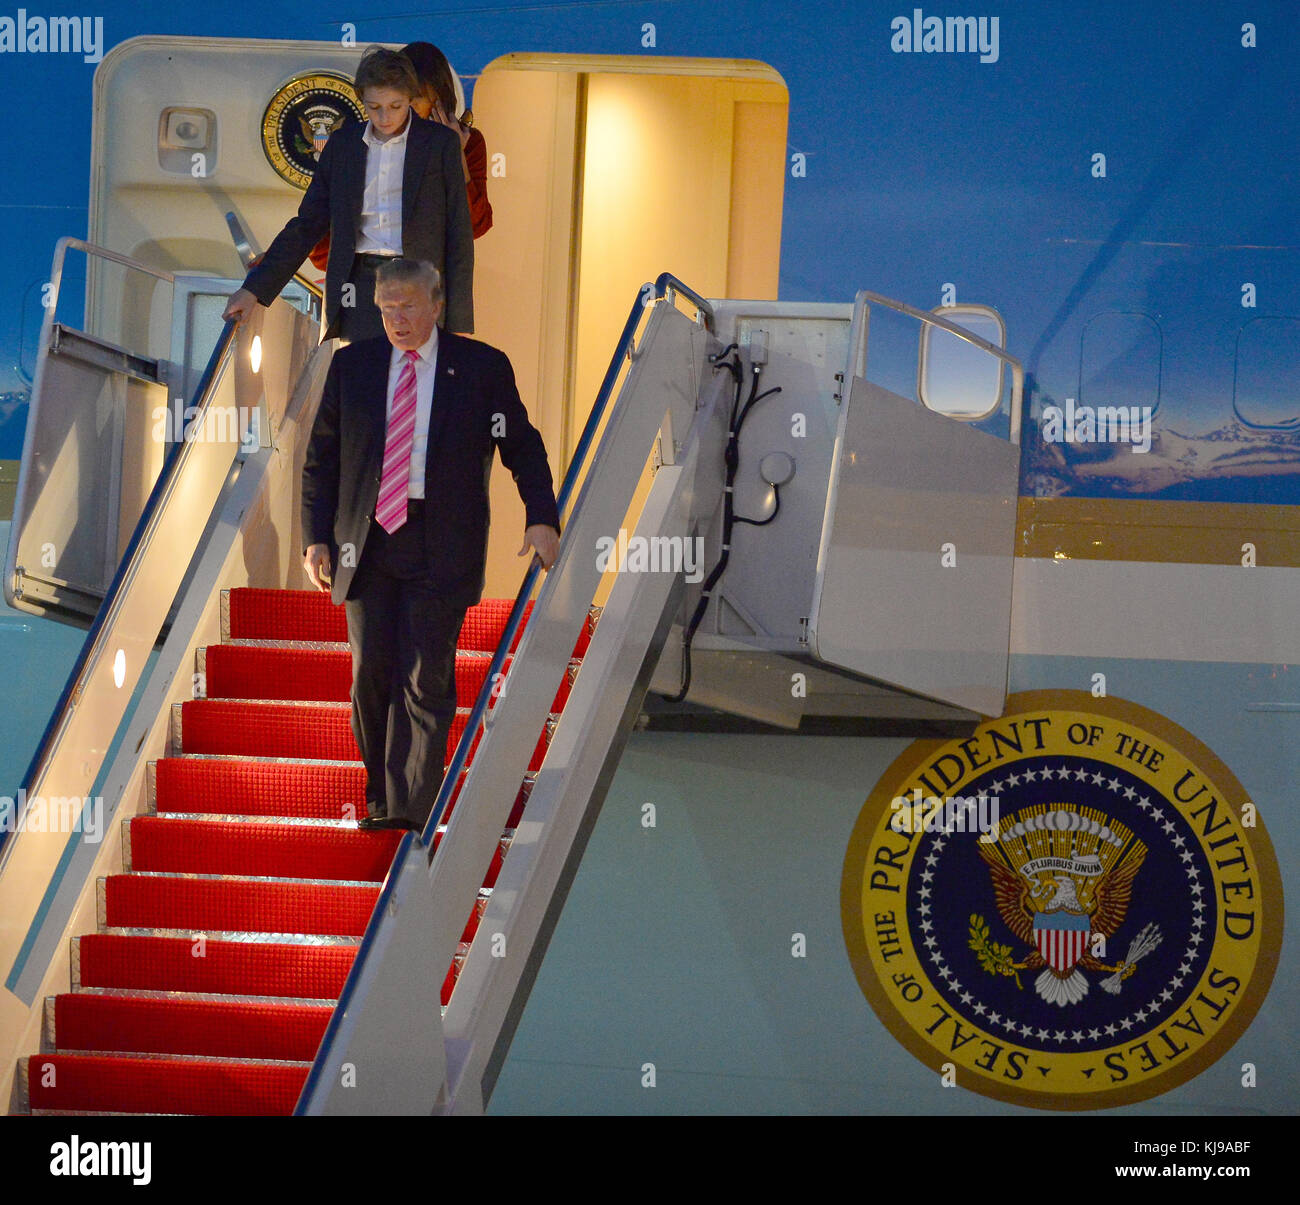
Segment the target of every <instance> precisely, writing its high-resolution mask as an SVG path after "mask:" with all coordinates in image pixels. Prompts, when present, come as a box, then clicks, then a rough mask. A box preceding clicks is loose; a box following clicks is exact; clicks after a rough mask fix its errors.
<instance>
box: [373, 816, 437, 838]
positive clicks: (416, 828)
mask: <svg viewBox="0 0 1300 1205" xmlns="http://www.w3.org/2000/svg"><path fill="white" fill-rule="evenodd" d="M357 828H359V829H361V830H363V831H365V832H372V831H374V830H376V829H392V828H397V829H406V830H407V831H408V832H412V833H416V834H419V833H421V832H422V831H423V830H424V825H422V824H417V823H416V822H415V821H414V820H409V819H407V817H405V816H367V817H365V819H363V820H358V821H357Z"/></svg>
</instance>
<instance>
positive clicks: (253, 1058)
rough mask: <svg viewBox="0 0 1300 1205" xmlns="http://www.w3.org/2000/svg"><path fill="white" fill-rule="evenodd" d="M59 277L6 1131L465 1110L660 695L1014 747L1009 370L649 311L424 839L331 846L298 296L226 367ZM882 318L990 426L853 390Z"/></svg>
mask: <svg viewBox="0 0 1300 1205" xmlns="http://www.w3.org/2000/svg"><path fill="white" fill-rule="evenodd" d="M70 253H76V254H83V255H85V256H86V258H87V261H88V274H87V286H86V300H85V305H84V313H85V315H87V316H88V317H84V318H83V317H81V314H80V313H79V312H78V305H79V303H80V298H79V297H76V296H73V294H74V292H75V290H72V289H67V290H64V296H62V297H61V298H60V299H59V300H57V301H56V304H55V306H54V307H53V308H52V309H51V310H50V311H49V312H48V313H47V316H46V327H45V331H44V333H43V337H42V350H41V359H40V362H39V367H38V378H37V383H36V388H35V393H34V397H33V402H32V410H31V415H30V419H29V429H28V441H27V447H26V449H25V452H24V461H23V468H22V476H21V478H20V482H19V493H18V502H17V509H16V512H15V521H14V525H13V534H12V538H11V546H10V551H9V558H8V561H7V564H6V591H7V593H8V594H9V596H10V597H11V599H12V601H13V603H14V605H16V606H21V607H25V608H26V609H29V610H31V611H33V612H35V613H38V614H47V615H50V616H53V617H55V618H63V619H68V620H72V621H78V622H83V623H84V622H87V621H89V623H90V630H89V632H88V635H87V638H86V643H85V645H84V647H83V650H82V654H81V656H80V658H79V660H78V663H77V665H76V667H75V669H74V672H73V674H72V676H71V678H70V680H69V683H68V685H67V688H66V690H65V691H64V694H63V697H62V699H61V701H60V704H59V706H58V708H57V709H56V712H55V715H54V716H53V717H52V719H51V722H50V725H49V728H48V729H47V731H46V734H45V736H44V738H43V740H42V742H41V745H40V748H39V749H38V751H37V754H36V756H35V758H34V759H33V762H32V765H31V767H30V768H29V770H28V773H27V775H26V777H25V780H24V783H23V788H22V792H21V793H20V798H19V799H18V800H17V811H16V812H15V824H14V825H13V826H12V827H13V828H14V831H11V832H8V833H6V834H3V835H4V836H5V840H4V844H3V847H0V972H2V973H3V974H4V975H5V980H4V990H3V991H2V992H0V1035H3V1042H2V1043H0V1059H3V1064H0V1065H3V1067H4V1069H5V1070H4V1074H6V1075H11V1076H12V1086H11V1107H12V1108H13V1109H15V1110H18V1111H27V1110H30V1111H33V1112H37V1111H41V1112H48V1111H52V1112H65V1111H73V1112H137V1113H138V1112H145V1113H159V1112H163V1113H171V1112H180V1113H214V1112H216V1113H287V1112H298V1113H302V1114H362V1113H416V1114H434V1113H445V1114H463V1113H468V1114H474V1113H481V1112H482V1111H483V1110H484V1109H485V1108H486V1107H487V1104H488V1102H489V1100H490V1097H491V1093H492V1089H493V1086H494V1084H495V1082H496V1078H497V1076H498V1074H499V1072H500V1069H501V1066H502V1064H503V1061H504V1059H505V1057H506V1054H507V1052H508V1049H509V1045H510V1040H511V1037H512V1035H513V1033H514V1030H515V1027H516V1025H517V1023H518V1021H519V1018H520V1016H521V1014H522V1011H523V1009H524V1007H525V1004H526V1002H527V998H528V992H529V989H530V987H531V984H532V982H533V980H534V978H535V976H536V974H537V970H538V967H539V966H540V964H541V960H542V958H543V957H544V955H545V951H546V946H547V942H548V940H549V937H550V934H551V932H552V931H553V929H554V926H555V924H556V922H557V919H558V916H559V913H560V910H561V908H562V907H563V903H564V899H565V896H566V893H567V889H568V885H569V884H570V882H571V881H572V879H573V877H574V875H575V873H576V872H577V868H578V864H579V862H580V860H581V857H582V854H583V850H584V848H585V845H586V840H587V837H588V835H589V833H590V831H591V829H592V827H593V825H594V824H595V821H596V818H597V815H598V813H599V809H600V805H601V802H602V800H603V798H604V795H605V792H606V790H607V789H608V787H609V785H610V782H611V780H612V778H613V776H614V773H615V771H616V769H617V765H618V759H619V755H620V752H621V750H622V748H623V745H624V743H625V741H626V739H627V737H628V734H629V732H630V731H631V729H632V726H633V724H634V723H635V722H636V720H637V718H638V716H639V715H641V714H642V711H643V708H644V707H646V706H647V705H648V704H647V702H646V700H647V692H648V691H651V690H652V689H653V690H654V691H655V692H657V696H658V698H659V701H660V704H661V705H662V707H664V708H666V709H667V710H668V711H670V712H674V714H676V716H677V718H678V722H683V723H689V722H691V720H692V717H693V716H698V715H699V714H701V713H704V712H706V711H707V712H708V713H709V714H720V713H726V714H730V715H732V716H735V717H741V718H743V719H745V720H746V721H747V722H753V723H759V722H761V723H770V724H775V725H778V726H782V727H785V728H797V727H798V726H799V725H800V723H801V722H803V719H804V718H805V717H808V716H822V717H826V716H839V717H841V718H842V717H852V716H858V717H872V716H883V717H891V718H899V717H914V718H916V717H920V718H928V719H931V720H935V721H944V722H951V723H963V722H969V721H971V720H973V719H975V718H978V716H980V715H983V714H994V713H996V712H997V711H998V710H1000V708H1001V703H1002V698H1003V697H1004V695H1005V686H1006V663H1007V644H1008V624H1009V614H1010V590H1011V561H1012V553H1013V548H1012V543H1013V532H1014V508H1015V497H1016V478H1017V469H1018V446H1017V437H1018V427H1017V422H1018V415H1019V402H1020V383H1021V378H1020V370H1019V365H1018V364H1017V363H1016V362H1015V361H1014V360H1013V359H1012V358H1011V357H1010V356H1008V355H1007V354H1006V353H1005V352H1004V351H1002V350H1001V349H1000V348H998V347H996V346H994V345H992V344H989V343H987V342H986V341H984V340H983V339H981V338H979V337H978V336H975V335H973V334H971V333H970V332H969V331H967V330H964V329H963V328H962V327H960V326H958V325H956V324H955V323H953V322H951V321H949V320H948V319H945V318H944V317H942V316H940V315H930V314H926V313H924V312H922V311H916V310H912V309H911V308H910V307H907V306H904V305H902V304H901V303H897V302H892V301H890V300H889V299H886V298H880V297H876V296H875V295H873V294H865V293H864V294H861V295H859V297H858V299H857V301H856V302H855V303H854V304H852V305H848V306H788V305H782V304H781V303H772V302H768V303H750V302H712V303H711V302H708V301H706V300H704V299H703V298H701V297H699V296H697V295H696V294H694V293H693V292H691V290H689V289H688V288H687V287H686V286H685V285H683V284H681V282H679V281H676V280H674V279H673V278H672V277H670V276H666V275H665V276H663V277H661V278H660V279H659V281H658V282H656V284H655V285H653V286H647V287H646V288H645V289H644V290H643V291H642V292H641V293H639V294H638V296H637V298H636V301H635V303H634V304H633V306H632V309H631V312H630V313H629V316H628V319H627V323H626V325H625V327H624V330H623V334H622V337H621V338H620V340H619V343H618V346H617V347H616V349H615V352H614V355H613V357H612V360H611V364H610V367H609V371H608V373H607V374H606V377H605V380H604V383H603V385H602V388H601V391H600V394H599V396H598V398H597V400H596V403H595V405H594V407H593V409H592V412H591V417H590V419H589V421H588V424H587V428H586V430H585V432H584V434H583V437H582V439H581V441H580V443H579V445H578V448H577V450H576V452H575V455H574V457H573V462H572V464H571V465H570V466H569V468H568V471H567V472H566V475H565V478H564V483H563V486H562V488H561V492H560V498H559V501H560V506H561V515H562V518H563V522H564V535H563V540H562V543H561V552H560V557H559V559H558V560H557V562H556V564H555V565H554V566H553V567H552V569H551V570H550V571H549V572H548V573H546V574H545V575H543V574H542V573H541V571H540V569H539V568H538V567H537V566H534V567H533V568H532V569H530V570H529V572H528V573H527V574H526V575H525V580H524V582H523V585H522V586H521V588H520V591H519V594H518V596H517V597H516V599H515V600H514V601H513V602H509V601H502V600H486V601H485V602H484V603H483V604H480V606H479V607H477V608H475V609H474V610H473V611H471V613H470V616H469V617H468V618H467V622H466V626H465V629H464V630H463V632H462V639H461V646H460V651H459V652H458V658H457V694H458V698H459V700H460V702H461V704H462V711H461V712H460V713H459V714H458V717H457V724H456V727H455V728H454V729H453V732H452V734H451V736H452V738H453V740H452V742H450V743H449V746H448V754H449V766H448V770H447V774H446V777H445V780H444V783H443V787H442V789H441V791H440V793H439V796H438V799H437V802H436V804H435V807H434V811H433V815H432V816H431V818H430V821H429V824H428V826H427V828H426V830H425V832H424V833H423V834H420V835H419V836H416V835H414V834H403V835H401V836H400V837H399V836H398V835H397V834H394V833H386V832H362V831H359V830H358V829H357V827H356V824H355V820H356V817H357V816H358V815H359V814H361V812H362V809H363V806H364V805H363V802H362V800H363V795H362V786H363V779H362V772H361V766H360V761H359V755H358V754H357V751H356V749H355V746H354V745H353V744H352V741H351V735H350V731H349V728H348V708H347V702H346V700H347V692H348V686H349V682H350V666H349V657H348V652H347V648H346V644H345V641H346V632H345V630H344V626H343V623H342V614H341V610H340V609H338V608H334V607H332V606H331V605H330V604H329V602H328V599H327V598H326V597H325V596H324V595H317V594H312V593H308V592H306V591H305V590H303V588H302V587H303V586H304V584H305V581H304V577H303V574H302V570H301V567H300V555H301V539H300V531H299V529H298V519H297V513H296V512H297V484H298V480H299V478H300V473H301V465H302V460H303V454H304V450H305V444H306V440H307V437H308V435H309V433H310V429H311V423H312V420H313V417H314V413H315V407H316V405H317V403H318V401H319V397H320V392H321V387H322V385H323V381H324V373H325V370H326V368H327V366H328V360H329V356H330V354H331V352H332V350H333V349H332V347H330V346H328V345H326V346H322V347H317V346H315V337H316V329H317V323H316V315H315V314H314V313H313V309H312V305H313V302H312V299H311V298H310V297H302V298H300V299H299V304H298V305H293V304H290V303H289V302H288V301H286V300H284V299H281V300H277V302H276V303H275V304H274V305H273V306H272V307H270V309H268V310H266V311H264V312H263V313H261V314H260V315H259V320H258V322H257V323H255V324H254V325H252V326H249V327H245V328H242V329H239V330H236V329H235V328H233V327H229V326H226V327H222V326H220V324H219V323H214V321H213V310H214V306H215V305H217V304H218V303H219V301H220V300H221V299H223V298H224V296H225V295H226V294H228V292H229V291H230V289H231V288H232V287H233V283H232V282H223V281H213V280H210V279H205V278H185V277H183V276H178V277H172V278H167V277H166V276H165V274H160V273H157V272H153V271H151V270H148V269H145V268H143V267H142V266H141V265H137V264H133V263H132V262H131V261H129V260H126V259H125V258H124V257H121V256H117V255H114V254H113V253H109V252H105V251H103V250H102V249H99V248H94V247H91V246H89V245H87V244H84V243H78V242H77V241H75V240H65V241H64V243H62V244H60V248H59V252H58V254H57V256H56V269H55V274H54V278H53V279H54V280H55V281H56V282H58V281H59V280H61V278H62V266H63V261H64V258H65V257H66V256H67V255H68V254H70ZM106 298H111V304H106V303H105V302H106ZM873 314H874V315H875V318H874V321H875V322H876V323H877V324H878V325H879V324H880V323H881V322H882V321H883V319H884V316H885V315H886V314H889V315H892V316H893V317H895V318H898V319H900V320H906V321H908V322H912V323H915V324H917V325H918V326H919V328H920V329H921V330H922V332H923V333H922V339H921V345H920V346H921V355H920V358H921V360H922V361H924V360H925V358H926V356H927V355H929V356H930V357H931V360H932V361H934V360H937V359H938V358H939V357H940V345H939V344H937V343H935V342H933V340H934V339H935V338H937V336H938V335H940V334H941V335H943V336H944V337H945V338H946V339H948V340H950V341H951V343H952V345H953V346H956V347H960V348H961V349H962V351H963V354H965V353H966V352H972V353H975V354H978V355H979V356H980V357H982V358H983V359H986V360H987V361H988V362H989V363H991V364H993V365H994V366H995V368H996V373H995V375H994V376H993V377H991V378H989V379H988V380H986V381H983V382H982V383H980V384H979V387H978V388H979V389H980V390H984V391H986V392H987V393H988V394H989V397H990V398H992V402H991V403H990V404H988V405H986V404H985V402H984V401H980V402H978V403H975V402H969V399H968V402H969V404H967V405H966V410H967V411H968V412H969V413H968V417H965V418H955V417H953V416H951V415H948V414H940V413H935V412H934V411H933V410H930V409H927V407H926V406H925V405H922V404H920V403H918V401H917V400H915V399H913V398H910V397H908V396H907V395H906V394H905V393H904V392H900V391H898V390H896V389H890V388H887V387H886V385H884V384H881V383H879V381H875V382H873V381H872V380H870V379H869V377H868V374H867V371H866V369H867V349H868V318H869V316H871V315H873ZM160 331H163V332H167V331H169V332H170V335H169V337H164V336H163V335H161V334H159V332H160ZM151 340H152V341H153V344H154V345H153V346H149V345H148V344H149V343H150V341H151ZM927 340H929V341H930V342H929V343H927ZM159 343H163V344H166V346H162V347H159V346H157V344H159ZM209 345H211V347H212V350H211V354H210V355H209V356H208V357H207V359H206V361H203V363H202V364H199V363H198V360H199V359H200V358H201V355H202V351H203V350H206V348H207V347H208V346H209ZM975 375H977V376H978V375H979V374H978V373H977V374H975ZM891 383H894V384H896V382H891ZM919 388H920V386H919V385H918V389H919ZM974 388H975V386H974V385H972V389H974ZM778 397H779V398H780V401H779V404H774V402H775V400H776V399H777V398H778ZM764 398H766V399H767V400H763V399H764ZM55 399H58V401H57V402H56V400H55ZM178 399H188V402H187V404H185V405H184V406H182V405H181V401H180V400H178ZM151 404H152V408H151V409H146V408H147V407H150V405H151ZM146 413H147V414H148V415H149V417H150V418H151V419H154V418H155V416H158V417H157V419H156V421H157V422H159V423H161V425H162V427H163V428H164V436H165V437H164V438H159V437H158V436H157V434H156V431H155V430H154V429H153V428H152V426H150V427H148V428H147V427H146V424H145V422H144V415H145V414H146ZM751 413H752V415H753V416H754V423H753V426H752V427H748V426H746V421H747V419H746V416H748V415H750V414H751ZM164 415H165V417H163V416H164ZM801 418H802V422H801V421H800V419H801ZM742 427H743V428H745V431H746V432H748V434H744V437H743V440H742V438H741V436H742V432H741V428H742ZM191 432H194V433H196V434H193V435H191ZM751 438H752V439H753V440H754V441H755V444H754V447H755V449H756V450H755V451H754V452H753V454H750V452H749V451H748V450H747V449H748V448H749V446H750V445H749V443H748V442H747V441H749V440H750V439H751ZM800 441H803V442H800ZM778 512H779V517H778ZM741 523H744V524H746V526H745V527H744V528H743V530H742V528H741V527H740V526H739V524H741ZM949 546H951V547H952V548H954V549H955V559H954V558H952V557H950V556H949V555H948V553H947V552H945V551H944V550H945V549H946V548H948V547H949ZM719 565H722V566H724V569H725V571H720V570H719V568H718V566H719ZM693 570H694V571H693ZM710 570H712V572H709V571H710ZM792 682H795V683H797V685H796V687H795V688H793V689H792ZM652 697H653V696H652ZM674 709H675V710H674ZM56 801H57V802H58V807H57V808H56V807H55V806H54V804H55V802H56ZM42 809H43V811H42ZM56 812H57V813H58V816H59V817H61V819H60V820H59V822H58V823H54V822H53V820H54V818H55V815H56ZM38 815H41V816H42V817H43V818H42V821H41V823H39V824H38V823H36V819H37V817H38ZM24 818H25V820H26V822H24ZM73 820H75V821H77V822H76V823H65V821H73Z"/></svg>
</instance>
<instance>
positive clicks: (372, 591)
mask: <svg viewBox="0 0 1300 1205" xmlns="http://www.w3.org/2000/svg"><path fill="white" fill-rule="evenodd" d="M462 192H463V190H462ZM375 300H376V303H377V305H378V308H379V311H380V314H381V316H382V318H383V322H384V327H385V330H386V332H387V338H384V339H368V340H363V341H361V342H358V343H353V344H350V345H349V346H348V347H345V348H343V349H341V350H340V351H339V352H338V353H337V354H336V355H335V356H334V359H333V362H332V363H331V364H330V369H329V374H328V376H327V378H326V381H325V390H324V393H323V395H322V397H321V403H320V409H319V410H318V412H317V415H316V421H315V424H314V426H313V427H312V433H311V439H310V441H309V443H308V447H307V456H306V462H305V464H304V466H303V475H302V526H303V542H304V543H305V544H306V545H307V547H306V549H305V551H304V554H303V555H304V565H305V567H306V569H307V573H308V576H309V577H310V578H311V580H312V582H313V584H314V585H315V586H316V587H317V588H318V589H320V590H326V589H331V588H332V597H333V599H334V601H335V602H336V603H340V602H341V603H344V604H345V606H346V608H347V620H348V642H349V643H350V644H351V646H352V731H353V734H354V735H355V737H356V740H357V745H358V747H359V748H360V749H361V755H362V759H363V761H364V762H365V765H366V808H367V817H366V818H365V819H363V820H362V821H361V825H362V827H366V828H371V827H408V828H412V829H415V830H417V831H418V830H419V829H421V828H423V826H424V823H425V821H426V820H427V819H428V816H429V812H430V811H431V810H432V807H433V801H434V798H435V796H436V794H437V790H438V787H439V785H440V784H441V782H442V775H443V768H444V760H445V755H446V745H447V732H448V729H449V728H450V726H451V720H452V717H453V716H454V715H455V711H456V682H455V656H456V637H457V635H458V634H459V632H460V626H461V621H462V620H463V619H464V617H465V611H466V609H467V608H468V607H470V606H471V605H473V604H474V603H476V602H477V601H478V600H479V598H480V597H481V595H482V592H483V578H484V567H485V564H486V560H487V533H488V477H489V473H490V471H491V465H492V453H493V450H494V449H497V450H499V451H500V453H501V460H502V462H503V463H504V464H505V466H506V467H507V468H508V469H509V470H510V471H511V473H512V474H513V475H514V479H515V484H516V486H517V487H518V489H519V494H520V497H521V498H522V499H523V501H524V506H525V509H526V525H527V526H526V530H525V532H524V545H523V547H522V548H521V549H520V555H521V556H522V555H524V554H525V553H526V552H527V551H528V549H529V548H530V547H531V548H533V549H534V550H535V552H536V554H537V555H538V557H539V558H540V559H541V562H542V564H543V565H544V566H545V567H547V568H549V567H550V566H551V564H552V563H553V562H554V560H555V556H556V553H557V550H558V547H559V516H558V512H557V510H556V504H555V494H554V492H553V489H552V479H551V470H550V467H549V465H548V464H547V460H546V449H545V447H544V446H543V444H542V437H541V435H540V434H538V432H537V430H536V428H534V427H533V425H532V423H530V422H529V421H528V414H527V412H526V411H525V409H524V406H523V403H522V402H521V401H520V400H519V393H518V391H517V390H516V388H515V381H514V373H513V371H512V370H511V367H510V361H509V360H508V359H507V358H506V357H505V355H504V354H503V353H502V352H499V351H497V350H496V349H495V348H492V347H488V346H487V345H486V344H484V343H478V342H475V341H474V340H472V339H465V338H461V337H460V336H457V335H454V334H448V333H446V332H442V333H440V332H439V330H438V326H437V322H438V317H439V316H440V314H441V311H442V294H441V284H440V281H439V277H438V272H437V269H436V268H434V267H433V265H431V264H428V263H417V262H414V261H411V260H408V259H397V260H393V261H392V262H391V263H389V264H386V265H384V266H383V267H382V268H381V269H380V272H379V278H378V282H377V285H376V297H375Z"/></svg>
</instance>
